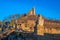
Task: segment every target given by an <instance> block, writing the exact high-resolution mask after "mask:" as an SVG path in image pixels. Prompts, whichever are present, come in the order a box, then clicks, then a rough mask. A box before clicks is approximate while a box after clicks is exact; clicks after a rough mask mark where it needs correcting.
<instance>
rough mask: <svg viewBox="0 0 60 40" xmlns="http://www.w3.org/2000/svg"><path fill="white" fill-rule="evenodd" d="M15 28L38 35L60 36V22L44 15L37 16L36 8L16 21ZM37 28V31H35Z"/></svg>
mask: <svg viewBox="0 0 60 40" xmlns="http://www.w3.org/2000/svg"><path fill="white" fill-rule="evenodd" d="M15 23H16V25H15V27H16V28H17V29H21V30H23V31H26V32H35V31H34V30H36V33H37V35H44V33H49V34H60V21H59V20H51V19H46V18H44V17H43V16H42V15H36V13H35V8H32V10H31V11H30V12H29V13H28V14H27V15H25V16H23V17H21V18H19V19H17V20H16V21H15ZM35 27H36V29H35Z"/></svg>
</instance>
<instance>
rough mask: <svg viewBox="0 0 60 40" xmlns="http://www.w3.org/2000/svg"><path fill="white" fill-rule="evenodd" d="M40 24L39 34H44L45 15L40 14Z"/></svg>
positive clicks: (38, 27)
mask: <svg viewBox="0 0 60 40" xmlns="http://www.w3.org/2000/svg"><path fill="white" fill-rule="evenodd" d="M38 21H39V22H38V25H37V35H44V26H43V24H44V19H43V17H42V16H41V15H40V16H39V19H38Z"/></svg>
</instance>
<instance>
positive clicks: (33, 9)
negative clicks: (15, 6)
mask: <svg viewBox="0 0 60 40" xmlns="http://www.w3.org/2000/svg"><path fill="white" fill-rule="evenodd" d="M29 15H35V8H34V7H33V8H32V10H31V11H30V12H29V13H28V16H29Z"/></svg>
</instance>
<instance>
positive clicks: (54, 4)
mask: <svg viewBox="0 0 60 40" xmlns="http://www.w3.org/2000/svg"><path fill="white" fill-rule="evenodd" d="M32 7H35V9H36V14H41V15H43V16H44V17H46V18H52V19H57V20H60V0H0V20H3V19H4V18H5V17H8V16H9V15H12V14H17V13H18V14H24V13H28V12H29V11H30V10H31V9H32Z"/></svg>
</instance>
